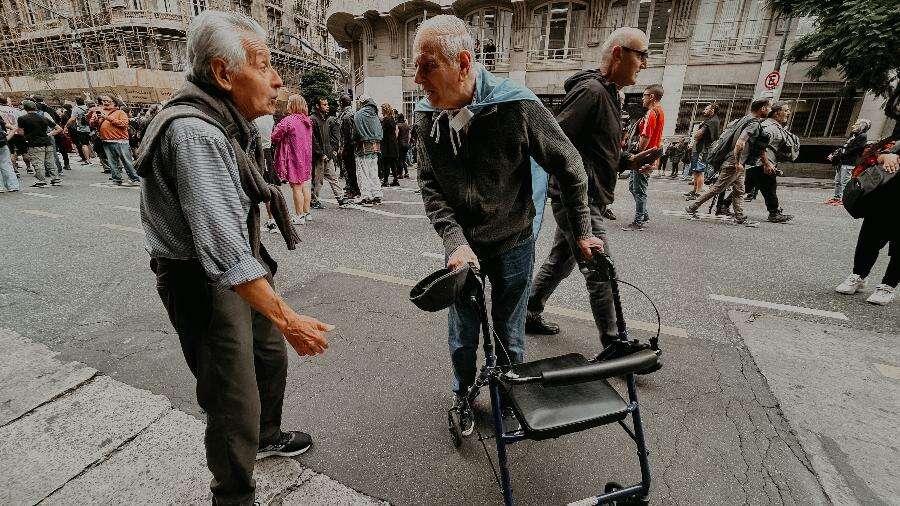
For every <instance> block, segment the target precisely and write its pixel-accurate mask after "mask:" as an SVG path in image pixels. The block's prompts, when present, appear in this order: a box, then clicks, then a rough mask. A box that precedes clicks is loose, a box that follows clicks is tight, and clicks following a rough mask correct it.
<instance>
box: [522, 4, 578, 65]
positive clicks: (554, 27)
mask: <svg viewBox="0 0 900 506" xmlns="http://www.w3.org/2000/svg"><path fill="white" fill-rule="evenodd" d="M586 23H587V7H586V6H585V5H584V4H581V3H574V2H554V3H552V4H544V5H542V6H541V7H538V8H537V9H535V10H534V12H533V13H532V16H531V30H532V34H531V37H532V38H531V50H530V51H529V56H531V58H532V59H566V58H581V54H582V47H583V46H584V33H585V28H586Z"/></svg>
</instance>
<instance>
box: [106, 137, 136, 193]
mask: <svg viewBox="0 0 900 506" xmlns="http://www.w3.org/2000/svg"><path fill="white" fill-rule="evenodd" d="M103 149H104V150H106V159H107V160H109V170H110V172H111V173H112V178H113V181H114V182H116V183H121V182H122V171H121V169H120V167H125V172H126V173H127V174H128V178H129V179H131V180H132V181H134V182H135V183H138V182H140V180H141V178H140V177H138V175H137V173H136V172H134V162H133V161H132V160H131V146H129V145H128V142H127V141H126V142H108V141H103Z"/></svg>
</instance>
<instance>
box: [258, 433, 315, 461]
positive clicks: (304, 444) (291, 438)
mask: <svg viewBox="0 0 900 506" xmlns="http://www.w3.org/2000/svg"><path fill="white" fill-rule="evenodd" d="M311 446H312V437H310V435H309V434H306V433H305V432H300V431H296V430H291V431H287V432H282V433H281V436H280V437H279V438H278V440H277V441H275V442H274V443H272V444H269V445H266V446H263V447H262V448H260V449H259V450H256V460H260V459H264V458H266V457H275V456H278V457H296V456H297V455H300V454H301V453H305V452H306V450H309V448H310V447H311Z"/></svg>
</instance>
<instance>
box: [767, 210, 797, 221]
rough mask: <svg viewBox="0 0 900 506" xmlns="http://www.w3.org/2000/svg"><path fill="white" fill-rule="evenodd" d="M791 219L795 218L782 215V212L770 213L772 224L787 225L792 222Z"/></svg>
mask: <svg viewBox="0 0 900 506" xmlns="http://www.w3.org/2000/svg"><path fill="white" fill-rule="evenodd" d="M791 218H793V216H790V215H787V214H781V212H780V211H779V212H774V213H769V219H768V221H769V222H771V223H787V222H789V221H791Z"/></svg>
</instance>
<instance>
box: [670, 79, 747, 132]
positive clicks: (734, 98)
mask: <svg viewBox="0 0 900 506" xmlns="http://www.w3.org/2000/svg"><path fill="white" fill-rule="evenodd" d="M753 88H754V86H753V85H752V84H724V85H723V84H703V85H700V84H686V85H684V88H683V89H682V92H681V105H680V107H679V108H678V118H677V119H676V120H675V134H676V135H687V134H688V133H689V132H690V131H691V125H693V124H695V123H697V122H699V121H701V120H702V118H703V109H704V108H706V106H707V105H709V104H710V103H712V102H715V103H717V104H718V105H719V114H718V116H719V121H720V122H721V125H722V128H724V127H725V125H727V124H728V123H729V122H730V121H732V120H735V119H737V118H740V117H742V116H745V115H746V114H747V112H748V111H749V110H750V102H751V101H752V100H753Z"/></svg>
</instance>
